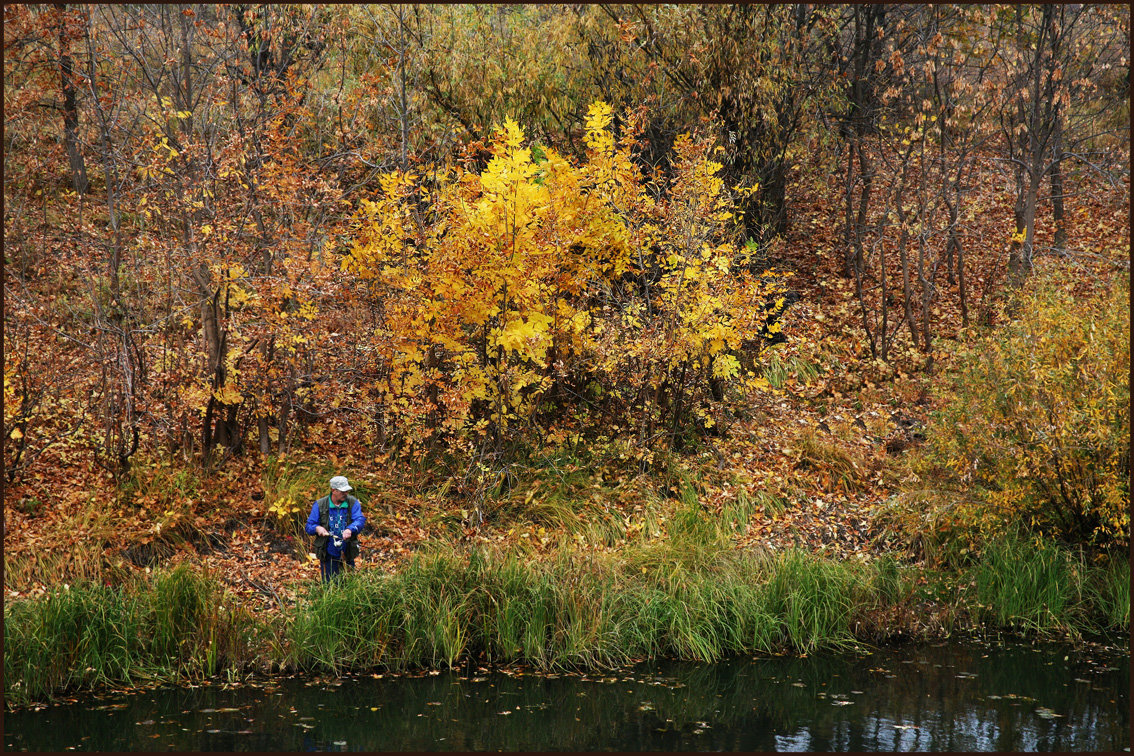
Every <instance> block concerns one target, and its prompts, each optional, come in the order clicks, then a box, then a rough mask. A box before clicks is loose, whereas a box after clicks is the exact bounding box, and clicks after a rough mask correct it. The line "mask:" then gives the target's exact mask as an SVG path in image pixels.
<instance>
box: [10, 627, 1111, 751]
mask: <svg viewBox="0 0 1134 756" xmlns="http://www.w3.org/2000/svg"><path fill="white" fill-rule="evenodd" d="M1129 699H1130V657H1129V654H1128V653H1124V652H1122V651H1120V650H1119V651H1116V650H1113V649H1112V650H1100V649H1092V650H1088V651H1078V652H1076V651H1073V650H1071V649H1069V648H1067V647H1064V646H1059V645H1038V646H1031V645H1027V644H1023V643H1011V644H991V645H990V644H974V643H961V642H949V643H947V644H941V645H934V646H904V647H897V648H890V649H880V650H878V651H875V652H874V653H872V654H869V655H861V656H860V655H845V656H840V655H823V656H819V657H812V658H802V659H800V658H795V657H782V658H780V657H777V658H758V659H751V658H744V659H734V660H730V661H725V662H720V663H716V664H694V663H679V662H657V663H649V664H642V665H639V666H637V667H634V668H632V669H628V670H625V671H622V672H619V673H617V674H614V673H611V674H605V675H597V674H589V675H539V674H536V673H534V672H532V671H531V670H525V669H513V670H510V671H507V672H492V673H490V672H486V671H478V669H477V668H475V667H474V668H471V669H469V670H465V671H461V672H442V673H436V672H434V673H426V674H422V675H416V676H391V675H383V676H380V677H379V676H375V675H355V676H351V677H344V678H330V677H306V676H303V677H294V678H282V679H274V680H269V681H263V682H260V683H256V684H254V685H244V686H240V687H236V688H232V687H226V686H221V685H210V686H201V687H197V688H176V689H161V690H155V691H146V692H143V693H138V694H134V695H114V696H103V697H98V698H94V697H89V698H87V699H85V700H82V701H79V702H76V703H69V704H63V705H58V706H51V707H47V708H44V709H42V710H40V711H21V712H12V713H8V714H7V715H6V716H5V718H4V744H5V746H6V748H7V749H9V750H38V751H63V750H68V749H77V750H95V751H134V750H145V751H158V750H181V751H266V750H320V751H322V750H327V751H332V750H333V751H370V750H373V751H398V750H412V751H435V750H441V751H444V750H477V751H480V750H505V751H526V750H532V751H551V750H572V751H602V750H617V751H673V750H683V751H686V750H730V751H744V750H750V751H1116V750H1122V749H1127V750H1129V747H1130V725H1129V707H1130V703H1129Z"/></svg>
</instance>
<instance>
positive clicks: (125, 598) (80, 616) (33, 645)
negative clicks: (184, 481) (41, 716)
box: [4, 566, 253, 704]
mask: <svg viewBox="0 0 1134 756" xmlns="http://www.w3.org/2000/svg"><path fill="white" fill-rule="evenodd" d="M252 632H253V627H252V623H250V622H249V619H248V617H247V616H245V615H244V613H243V612H241V611H239V610H237V609H235V608H225V597H224V595H223V593H222V591H221V588H220V586H219V585H218V584H217V583H216V582H215V581H213V580H212V579H211V578H209V577H207V576H203V575H199V574H197V573H194V572H192V571H191V570H190V569H189V568H188V567H185V566H181V567H178V568H176V569H174V570H171V571H159V572H158V573H156V574H155V575H153V577H152V578H149V579H139V580H136V581H133V582H128V583H124V584H122V585H119V586H113V587H112V586H105V585H99V584H97V583H92V582H82V583H77V584H75V585H65V586H63V587H62V588H59V589H56V590H54V591H52V592H51V593H49V594H47V595H46V596H45V597H43V598H35V599H30V598H29V599H19V600H16V601H9V602H6V603H5V606H4V693H5V696H6V698H7V700H8V701H10V702H12V703H17V704H19V703H26V702H28V701H32V700H37V699H39V698H44V697H50V696H52V695H54V694H55V693H57V692H60V691H64V690H68V689H74V688H93V687H96V686H98V685H104V684H122V683H124V684H130V683H132V682H135V681H139V680H169V681H174V680H178V679H185V678H199V677H202V676H207V675H212V674H215V673H216V672H217V671H218V670H219V669H220V668H221V667H222V666H223V665H237V664H241V663H243V662H244V661H246V660H247V658H248V655H249V649H250V638H251V634H252Z"/></svg>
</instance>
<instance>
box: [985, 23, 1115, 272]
mask: <svg viewBox="0 0 1134 756" xmlns="http://www.w3.org/2000/svg"><path fill="white" fill-rule="evenodd" d="M998 15H999V19H998V20H999V21H1000V23H1002V24H1005V25H1006V26H1007V27H1008V29H1010V31H1011V35H1012V39H1013V42H1014V44H1012V45H1010V46H1008V49H1007V51H1006V58H1007V67H1008V68H1007V71H1006V76H1007V77H1008V79H1007V83H1006V93H1007V96H1006V97H1005V99H1004V101H1003V105H1002V107H1001V109H1000V113H999V115H1000V123H1001V128H1002V131H1003V138H1004V148H1005V158H1006V160H1007V162H1008V164H1009V165H1010V166H1011V172H1012V176H1013V179H1014V182H1015V186H1016V201H1015V206H1014V214H1015V224H1016V227H1015V231H1014V233H1013V235H1012V241H1011V245H1010V250H1009V261H1008V267H1009V272H1010V274H1011V277H1012V280H1013V281H1015V282H1016V283H1019V281H1020V280H1022V278H1024V277H1026V276H1027V275H1028V274H1029V273H1030V272H1031V270H1032V265H1033V258H1034V254H1035V231H1036V213H1037V209H1038V207H1039V203H1040V200H1041V197H1040V189H1041V186H1042V185H1043V182H1044V180H1045V179H1050V184H1051V200H1052V207H1053V213H1054V216H1055V217H1054V219H1055V222H1056V226H1057V229H1056V242H1055V246H1056V247H1059V248H1062V247H1063V246H1064V245H1065V244H1066V242H1067V231H1066V227H1065V209H1064V203H1065V200H1066V194H1065V191H1064V185H1063V175H1064V171H1065V168H1064V164H1065V163H1066V162H1068V161H1076V162H1079V163H1081V164H1082V165H1084V166H1086V167H1088V168H1094V169H1099V168H1101V167H1102V166H1101V165H1100V163H1101V162H1102V161H1098V160H1097V158H1096V159H1092V157H1093V156H1092V155H1091V154H1090V153H1091V152H1092V151H1093V150H1094V149H1096V148H1097V146H1098V145H1099V144H1100V138H1101V137H1103V136H1105V135H1106V134H1107V133H1108V132H1110V131H1111V129H1113V128H1114V125H1112V124H1111V123H1108V119H1107V114H1108V113H1109V112H1110V111H1111V109H1112V108H1114V107H1116V106H1117V107H1120V108H1121V107H1124V105H1125V102H1126V98H1127V92H1128V91H1129V75H1128V74H1127V76H1125V77H1123V75H1122V71H1123V69H1126V67H1127V66H1128V65H1129V59H1128V52H1129V50H1128V44H1129V43H1128V35H1129V15H1128V13H1125V12H1123V11H1120V10H1118V9H1117V8H1108V7H1105V6H1092V5H1072V6H1060V5H1040V6H1023V5H1022V6H1013V7H1011V8H1000V9H999V10H998Z"/></svg>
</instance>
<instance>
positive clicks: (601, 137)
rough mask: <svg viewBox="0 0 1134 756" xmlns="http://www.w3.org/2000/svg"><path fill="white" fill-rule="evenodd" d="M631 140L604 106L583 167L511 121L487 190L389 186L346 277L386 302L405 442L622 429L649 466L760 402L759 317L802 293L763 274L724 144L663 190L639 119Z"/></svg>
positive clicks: (395, 409)
mask: <svg viewBox="0 0 1134 756" xmlns="http://www.w3.org/2000/svg"><path fill="white" fill-rule="evenodd" d="M611 121H612V112H611V109H610V107H609V106H608V105H606V104H604V103H601V102H599V103H595V104H594V105H592V106H591V108H590V111H589V113H588V116H587V119H586V131H585V135H584V140H585V143H586V146H587V151H586V156H585V159H584V160H581V161H579V162H578V163H576V162H575V161H572V160H569V159H567V158H565V157H563V156H561V155H559V154H558V153H556V152H555V151H554V150H551V149H547V150H545V151H544V150H541V151H540V153H542V154H538V153H537V154H533V150H532V149H531V148H530V147H527V146H525V139H524V134H523V131H522V130H521V129H520V127H519V126H518V125H517V124H516V123H515V122H514V121H512V120H510V119H509V120H507V121H506V122H505V124H504V126H503V128H501V129H500V130H499V131H498V132H497V134H496V137H495V141H494V142H493V144H492V155H493V157H492V159H491V160H490V161H489V163H488V165H487V167H486V168H485V169H484V170H483V171H482V172H480V173H479V174H477V173H474V172H466V171H462V170H458V171H456V172H453V173H449V174H447V175H440V176H436V177H433V178H431V179H430V181H428V182H424V181H422V180H420V179H419V177H418V176H415V175H412V174H405V173H400V174H388V175H386V176H384V177H383V178H382V191H381V192H380V193H379V195H378V196H377V197H376V198H375V199H374V200H372V201H364V202H362V203H361V207H360V209H359V212H358V215H357V217H356V222H357V223H356V229H357V234H356V237H355V243H354V246H353V248H352V250H351V254H350V255H349V256H348V257H347V258H346V260H345V261H344V268H345V269H346V270H349V271H352V272H354V273H355V274H356V275H358V276H359V277H360V278H361V279H364V280H366V281H368V282H369V284H370V287H371V291H372V292H373V295H374V297H375V298H376V300H378V301H380V302H382V303H383V304H382V307H381V310H382V319H381V323H380V327H379V333H378V334H376V336H377V340H378V343H379V344H380V346H379V347H378V351H380V352H381V360H382V363H383V376H382V378H381V381H380V386H379V387H378V388H379V391H380V393H381V396H382V399H383V406H384V408H385V415H386V416H385V420H386V424H387V427H393V428H395V429H397V431H398V432H399V433H400V434H401V436H402V438H405V439H408V440H409V441H410V442H420V441H429V440H436V439H437V438H439V437H441V436H447V437H448V438H449V439H461V440H462V441H463V442H466V443H467V442H470V441H471V442H473V443H474V444H475V445H478V446H480V447H481V448H484V446H483V444H484V442H488V441H491V442H492V444H493V445H494V446H495V447H496V448H499V443H500V440H501V438H503V437H505V436H508V437H513V436H515V435H517V433H519V434H521V435H522V432H523V431H524V430H535V431H537V432H538V434H539V435H540V436H541V437H547V438H551V439H556V438H565V437H567V436H568V435H570V434H571V433H572V432H574V433H576V434H577V431H578V428H579V427H580V426H581V425H585V424H587V423H588V422H589V423H590V424H591V425H596V426H597V425H601V424H602V423H603V421H609V419H610V418H618V419H619V420H618V422H620V423H622V427H621V429H618V428H614V432H615V433H618V431H619V430H621V431H622V432H623V433H624V434H625V435H627V436H632V437H633V438H635V439H636V440H637V441H638V443H639V448H643V449H644V448H649V447H651V446H652V445H653V443H654V442H655V441H657V440H659V439H662V438H665V437H666V436H667V435H668V436H669V438H670V439H671V440H672V439H673V437H674V436H675V435H676V432H677V429H678V428H679V427H680V426H681V425H682V424H683V423H686V424H688V423H697V424H700V425H701V426H702V427H705V426H708V425H711V424H712V422H713V418H712V416H711V414H712V413H711V412H710V411H709V409H708V408H709V406H710V404H711V400H712V397H711V394H712V393H713V392H715V393H716V394H717V395H718V398H719V396H720V394H721V391H722V386H724V385H726V384H731V385H733V386H744V387H746V388H747V389H748V390H752V389H758V388H759V382H760V379H758V378H757V377H756V371H755V370H754V369H753V368H754V364H753V360H754V356H753V355H754V354H756V353H758V347H753V345H754V344H757V343H758V341H759V340H758V339H757V337H756V334H757V333H758V330H759V327H760V326H761V325H762V323H763V318H765V317H767V310H766V309H762V307H761V306H758V305H762V304H763V303H764V302H765V301H770V302H773V303H775V296H774V295H775V292H776V291H778V290H780V289H782V287H783V283H782V279H781V278H777V277H775V276H768V275H764V276H759V275H753V274H751V273H750V272H749V271H748V269H747V268H748V266H747V262H746V258H745V255H746V250H745V249H744V248H743V247H738V246H737V245H736V244H735V243H734V229H735V227H736V223H735V217H734V208H733V206H732V203H731V199H730V197H729V195H728V192H727V191H726V189H725V187H724V184H723V182H722V180H721V179H720V178H719V176H718V175H717V174H718V172H719V170H720V168H721V165H720V164H719V163H717V162H714V161H713V160H711V159H710V158H709V155H710V154H711V150H712V149H713V148H712V145H711V144H710V143H708V142H706V141H704V140H699V139H696V138H694V137H690V136H684V137H682V138H680V139H678V141H677V143H676V145H675V147H674V158H673V165H672V166H671V170H670V173H669V176H668V177H666V178H665V179H660V178H658V179H656V180H655V179H654V177H651V176H644V175H643V169H642V168H641V167H640V166H638V165H636V164H634V163H633V161H632V160H631V150H632V148H633V145H634V139H635V134H636V133H637V129H636V128H635V126H634V123H633V119H631V124H630V126H629V127H628V128H627V129H626V132H625V134H624V135H623V136H622V138H621V139H618V140H616V139H615V137H614V136H613V134H612V132H611V129H610V124H611ZM537 155H538V156H537ZM775 306H777V305H775V304H773V307H775ZM778 306H779V307H782V300H781V302H780V303H779V304H778ZM746 347H747V348H746ZM710 384H711V385H712V387H713V388H712V390H710ZM603 408H606V409H605V410H604V409H603ZM568 410H574V411H575V412H577V413H578V414H577V415H576V416H575V417H576V419H578V424H577V425H576V426H575V431H571V430H570V429H569V428H568V427H567V426H568V424H569V423H570V422H571V413H570V412H568ZM604 412H605V413H606V415H605V418H600V417H599V415H601V414H602V413H604Z"/></svg>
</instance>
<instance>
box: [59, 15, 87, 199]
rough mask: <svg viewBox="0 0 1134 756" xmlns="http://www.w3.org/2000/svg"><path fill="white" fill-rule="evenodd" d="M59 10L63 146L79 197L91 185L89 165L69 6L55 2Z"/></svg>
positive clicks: (72, 182)
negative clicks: (82, 132)
mask: <svg viewBox="0 0 1134 756" xmlns="http://www.w3.org/2000/svg"><path fill="white" fill-rule="evenodd" d="M54 5H55V7H56V8H57V9H58V10H59V16H60V18H59V73H60V80H61V84H62V87H63V144H64V146H65V147H66V149H67V162H68V163H70V166H71V185H72V186H73V187H74V188H75V191H76V192H78V193H79V194H86V193H87V189H88V187H89V186H90V183H89V182H88V181H87V166H86V163H85V162H84V160H83V153H82V152H80V151H79V137H78V132H79V109H78V104H77V102H76V93H75V78H74V61H73V60H72V59H71V40H70V38H69V35H68V32H67V24H66V21H65V19H64V18H63V16H64V14H65V13H66V11H67V4H66V3H55V4H54Z"/></svg>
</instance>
